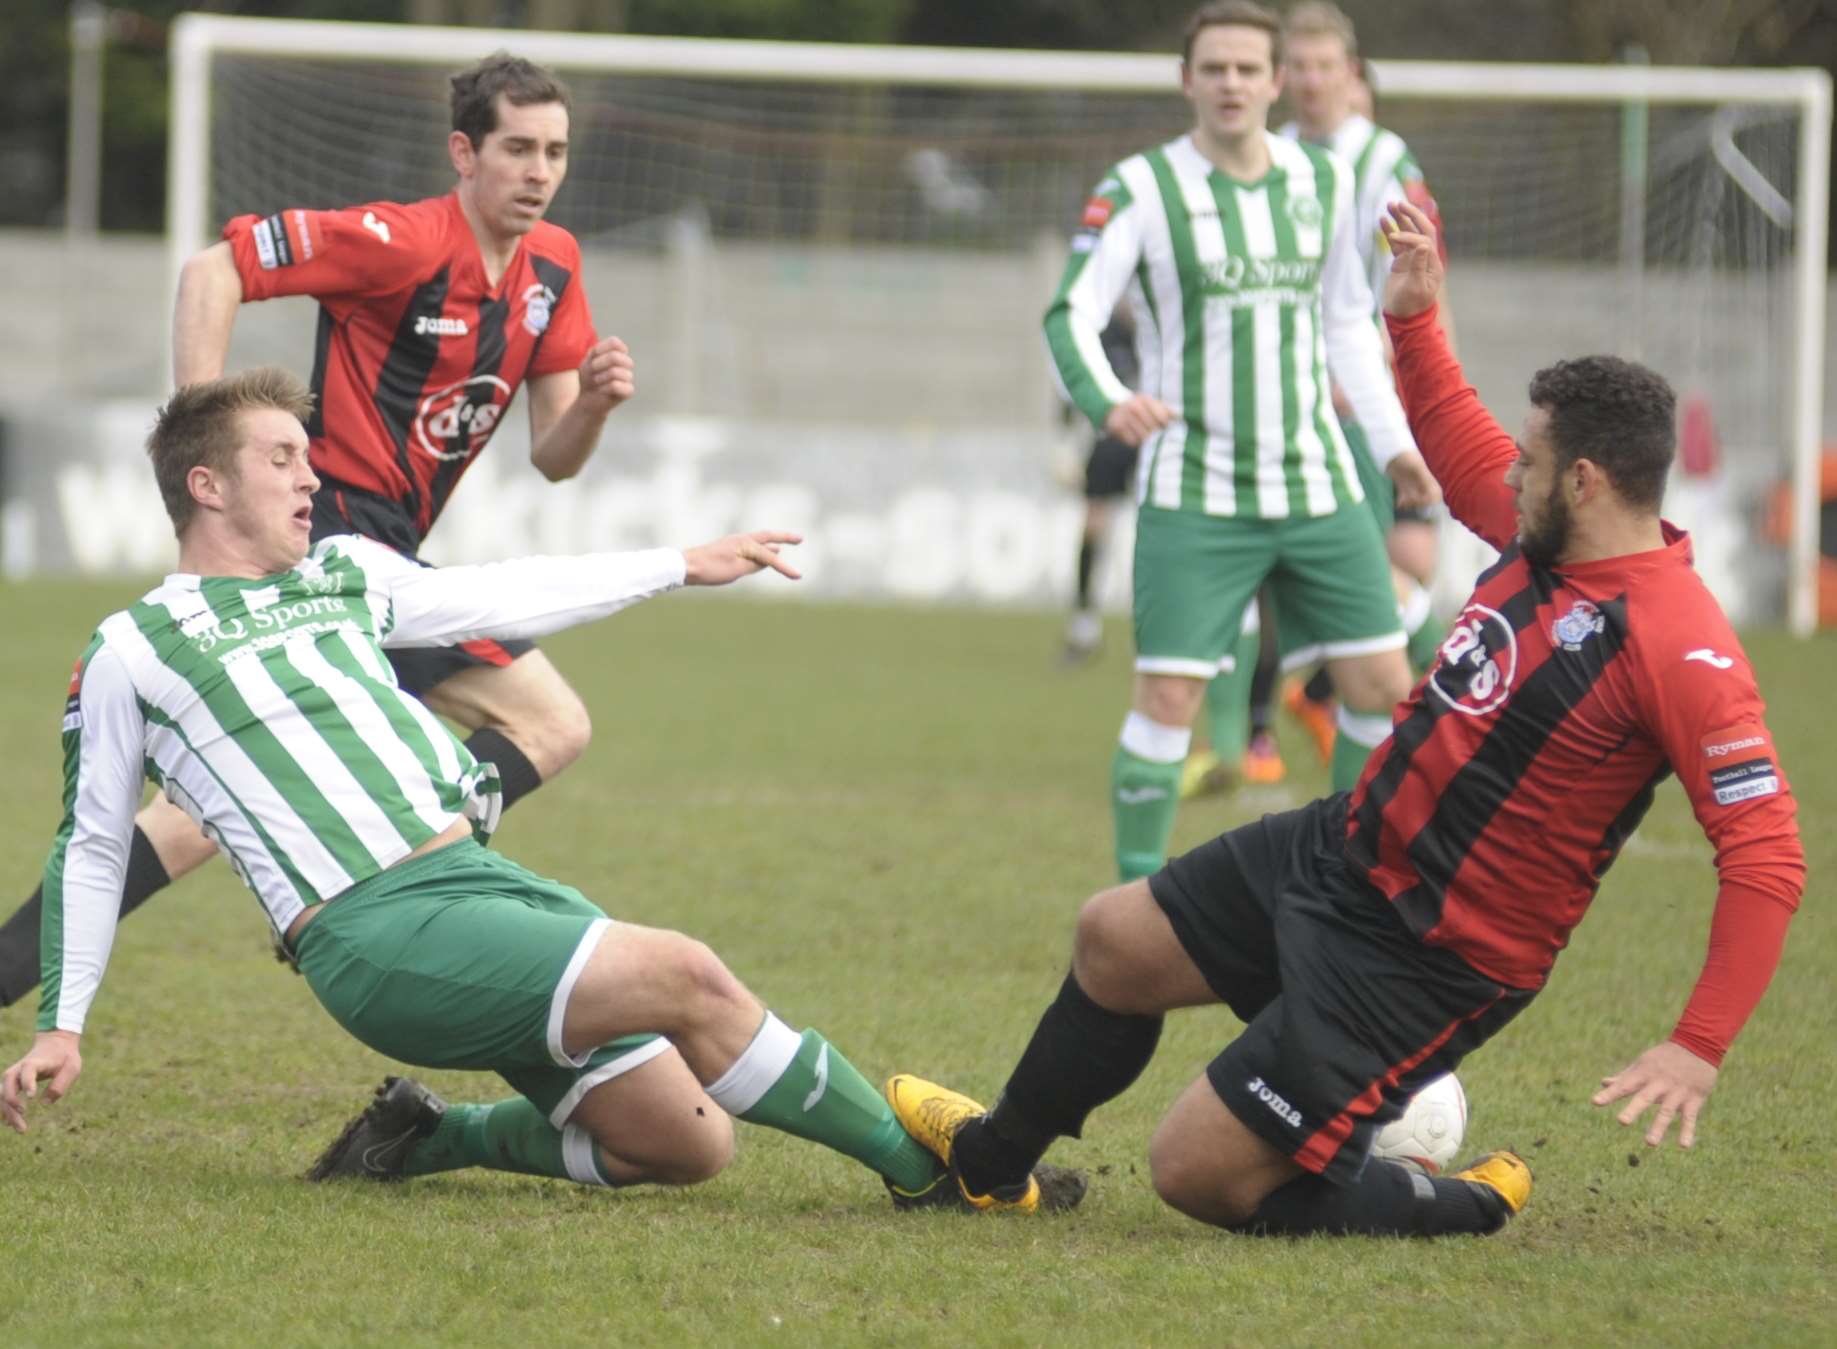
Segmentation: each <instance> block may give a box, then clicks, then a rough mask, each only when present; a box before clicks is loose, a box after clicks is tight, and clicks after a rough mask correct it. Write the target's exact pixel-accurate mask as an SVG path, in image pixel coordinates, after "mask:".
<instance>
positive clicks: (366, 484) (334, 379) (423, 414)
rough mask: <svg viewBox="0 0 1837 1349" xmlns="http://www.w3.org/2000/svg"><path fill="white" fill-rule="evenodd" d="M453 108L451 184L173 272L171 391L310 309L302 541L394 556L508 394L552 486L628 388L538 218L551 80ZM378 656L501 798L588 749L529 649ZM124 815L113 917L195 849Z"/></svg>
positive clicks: (433, 513) (554, 181)
mask: <svg viewBox="0 0 1837 1349" xmlns="http://www.w3.org/2000/svg"><path fill="white" fill-rule="evenodd" d="M451 102H452V125H453V130H452V133H451V134H450V135H449V137H448V138H447V152H448V154H449V156H450V157H451V159H452V163H453V168H454V171H455V172H456V173H457V174H458V179H459V181H458V183H457V185H456V186H455V188H454V190H453V191H452V192H450V193H448V194H447V195H445V196H443V197H435V198H430V199H428V200H426V201H419V202H413V203H409V204H398V203H395V202H373V203H370V204H367V205H363V206H354V207H350V208H348V209H343V210H332V211H315V210H299V209H289V210H283V211H280V212H277V213H276V214H274V215H270V216H266V217H262V216H253V215H251V216H240V217H238V218H237V219H235V220H232V221H230V222H229V224H228V225H226V226H225V227H224V230H223V239H222V241H220V242H218V243H216V244H214V245H212V246H211V247H209V248H207V249H205V250H204V251H203V252H201V253H198V254H197V255H195V256H194V257H193V258H192V259H191V260H190V261H189V262H188V263H187V264H186V266H185V268H184V271H183V273H182V275H181V277H180V281H179V294H178V302H177V312H176V313H175V315H174V319H173V352H174V357H173V364H174V370H173V376H174V381H175V383H176V384H177V385H178V386H179V387H183V386H185V385H187V384H192V383H196V382H198V381H200V380H207V379H215V378H217V377H218V376H220V375H221V374H223V367H224V361H225V358H226V356H227V354H228V351H229V345H230V332H231V329H232V327H233V325H234V323H235V318H236V311H237V309H238V308H239V307H240V306H241V305H242V304H244V303H247V302H250V301H254V300H265V299H269V298H271V297H274V296H280V295H311V296H313V297H314V298H315V299H317V300H318V301H319V303H320V311H319V327H318V336H317V341H316V343H315V351H314V365H313V376H312V390H313V394H314V398H315V409H314V412H313V416H312V418H311V421H310V423H309V424H308V427H307V432H308V435H309V437H310V453H311V456H312V466H313V470H314V473H315V474H316V475H317V476H318V477H319V479H320V480H321V482H322V484H323V485H322V487H321V489H320V491H319V492H318V494H317V495H316V496H315V498H314V512H313V537H314V538H315V539H317V538H320V537H323V536H325V535H327V534H346V533H352V532H356V533H361V534H367V535H369V536H370V537H372V538H375V539H377V540H378V541H380V542H382V543H386V544H388V545H390V546H391V547H393V548H395V549H397V550H398V551H400V552H403V553H406V554H408V555H410V556H413V555H414V554H415V553H417V552H418V550H419V548H420V545H421V542H422V540H423V539H424V538H425V536H426V534H427V531H428V530H429V529H430V528H431V527H432V526H433V523H434V521H435V520H436V519H437V518H438V517H439V514H440V510H441V507H442V506H444V505H445V503H446V500H447V496H448V494H449V493H450V492H451V491H452V490H453V487H454V485H455V484H456V483H457V482H458V480H459V478H460V476H461V475H462V474H463V473H464V472H465V470H466V468H467V467H468V466H469V465H470V464H471V462H472V460H473V459H475V458H476V457H477V456H478V454H479V452H480V451H482V450H483V449H484V447H485V445H486V443H487V442H488V441H489V439H490V437H491V433H492V431H493V430H494V429H495V428H496V426H497V424H498V421H499V419H500V418H501V417H502V415H503V414H504V412H505V411H506V409H507V408H508V407H509V404H510V402H511V400H512V399H513V398H514V397H515V396H516V392H517V389H518V388H519V387H520V386H522V385H525V384H527V385H528V388H529V399H528V402H529V419H530V444H531V452H530V458H531V461H532V462H533V463H534V464H535V466H536V467H537V469H539V470H540V471H541V472H542V474H543V475H544V476H545V477H547V478H549V479H550V480H551V481H560V480H561V479H564V478H569V477H572V476H573V475H574V474H575V473H577V472H579V471H580V468H581V465H582V464H584V463H585V462H586V460H587V457H588V456H589V455H591V454H592V453H593V449H594V446H595V444H596V443H597V441H598V438H599V434H600V430H601V428H602V427H603V426H604V424H605V421H606V418H607V416H608V415H609V414H610V413H611V412H612V411H613V409H615V408H617V407H618V406H619V405H620V404H621V403H623V402H624V401H625V400H626V399H627V398H630V397H631V395H632V392H633V388H634V385H633V373H634V372H633V366H632V359H631V354H630V352H629V351H628V350H627V349H626V346H625V343H624V342H622V341H620V340H619V339H618V338H617V337H605V338H596V337H595V335H594V331H593V320H592V316H591V314H590V313H589V312H588V307H587V297H586V293H585V290H584V287H583V285H582V281H581V260H580V248H579V245H578V244H576V243H575V241H574V238H573V236H572V235H570V234H569V233H568V232H567V231H566V230H564V229H561V228H559V227H558V226H555V225H552V224H549V223H548V222H546V221H545V220H544V219H543V215H544V213H545V212H546V211H547V210H548V207H549V204H550V202H551V201H552V200H553V199H554V196H555V193H556V192H557V191H558V190H559V189H560V187H561V184H562V180H563V179H564V178H565V177H566V176H567V170H568V123H569V111H570V100H569V96H568V91H567V88H566V87H565V86H564V85H563V84H562V83H561V82H560V81H559V80H557V79H556V78H555V77H554V76H553V75H552V74H550V73H549V72H548V71H546V70H544V69H543V68H542V67H540V66H537V65H534V64H533V63H531V62H529V61H525V60H522V59H520V58H517V57H513V56H510V55H507V54H505V53H498V54H496V55H494V56H489V57H486V58H485V59H484V60H482V61H480V62H479V63H478V64H476V65H474V66H472V67H471V68H469V69H467V70H464V71H461V72H460V73H459V74H457V75H455V76H453V79H452V98H451ZM391 661H392V663H393V664H394V665H395V667H396V672H397V675H398V677H399V678H400V680H401V682H402V686H403V687H404V688H406V689H408V690H409V691H410V692H411V693H414V694H416V695H417V696H419V697H420V698H421V699H422V700H423V701H424V702H426V703H427V704H428V706H430V707H432V708H433V709H434V710H435V711H436V712H439V713H440V714H441V715H442V716H445V717H447V718H449V719H450V720H452V721H454V722H456V723H458V724H459V725H461V726H463V727H465V728H466V729H467V730H469V731H470V732H471V733H472V734H471V736H470V738H469V739H468V740H467V741H466V744H467V747H468V748H469V749H471V751H472V753H473V755H474V756H475V757H477V758H478V759H479V760H480V761H481V762H489V763H492V764H495V765H496V766H497V770H498V775H499V778H500V780H501V782H502V787H503V799H504V804H505V806H506V807H508V806H509V805H510V804H512V803H513V802H515V801H516V800H517V799H518V798H520V797H521V796H523V795H525V794H527V793H528V792H529V791H531V790H533V789H534V788H535V787H537V786H539V785H540V784H541V783H543V782H546V781H547V780H548V779H549V778H551V777H553V776H554V775H555V774H556V773H558V772H560V771H561V770H562V769H563V768H565V767H567V765H568V764H570V763H572V762H573V761H574V760H575V759H576V758H577V757H579V755H580V753H581V751H582V750H583V749H585V748H586V745H587V740H588V736H589V734H590V726H589V722H588V718H587V710H586V708H585V707H584V706H583V705H582V704H581V701H580V699H579V697H578V696H577V695H576V694H575V693H574V691H573V689H571V688H570V687H569V686H568V684H567V681H566V680H564V679H563V678H562V677H561V675H560V673H559V672H558V671H557V670H556V669H555V667H554V666H553V665H552V664H550V663H549V661H548V658H547V657H545V656H544V655H543V654H542V653H541V652H540V651H537V650H536V649H535V647H534V645H533V644H531V643H529V642H505V643H498V642H490V641H486V642H469V643H467V644H465V645H464V646H463V647H457V648H440V649H432V650H427V651H414V652H407V651H403V652H396V653H393V654H392V656H391ZM135 824H136V827H135V832H134V836H133V841H132V845H131V847H130V852H129V862H128V868H127V877H126V884H125V889H124V892H123V896H122V912H123V913H127V912H129V911H131V910H132V909H133V908H135V907H136V906H138V905H139V904H140V903H141V902H142V901H144V900H145V899H146V898H147V897H148V896H149V895H151V894H152V893H154V892H155V891H156V890H158V889H160V888H161V887H163V886H164V885H166V884H167V883H168V881H169V880H172V879H176V878H177V877H179V876H182V875H184V874H185V873H187V872H189V871H191V870H192V869H194V868H195V867H197V866H198V865H199V864H201V863H202V862H204V861H205V860H206V859H208V858H209V857H211V856H212V855H213V854H214V852H215V849H214V848H213V847H212V845H211V844H210V843H209V842H208V841H207V840H206V839H205V838H204V837H203V836H202V835H201V834H200V833H199V832H198V831H197V828H196V827H195V826H194V825H193V824H192V823H191V821H190V820H188V819H187V818H186V817H185V815H184V813H183V812H181V811H180V810H178V809H177V808H176V807H174V806H172V805H170V804H168V803H167V802H166V801H165V800H164V799H163V798H159V799H156V800H155V801H154V803H153V804H152V805H150V806H148V807H147V808H146V809H145V810H143V811H142V812H141V813H140V816H139V817H138V818H137V820H136V822H135ZM40 903H41V901H40V897H39V895H37V894H34V895H33V897H32V899H31V900H30V901H28V902H27V903H26V905H24V906H23V907H22V908H21V909H20V910H19V911H18V912H17V913H15V914H14V915H13V917H12V918H10V919H8V920H7V923H6V925H5V927H4V928H0V1006H5V1005H6V1004H8V1003H10V1002H13V1001H16V1000H18V999H19V998H21V997H23V996H24V995H25V994H26V993H27V992H28V991H30V990H31V989H32V988H33V987H35V986H36V985H37V983H38V974H39V955H38V947H39V911H40Z"/></svg>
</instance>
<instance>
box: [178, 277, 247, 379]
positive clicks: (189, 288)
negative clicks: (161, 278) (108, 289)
mask: <svg viewBox="0 0 1837 1349" xmlns="http://www.w3.org/2000/svg"><path fill="white" fill-rule="evenodd" d="M241 305H242V276H241V275H240V274H239V273H238V272H237V270H236V259H235V255H234V254H233V253H232V252H231V251H230V246H229V244H228V243H226V242H221V241H220V242H218V243H214V244H212V245H211V246H210V247H209V248H207V249H205V250H204V251H203V252H201V253H194V254H192V255H191V257H190V258H188V259H187V260H186V262H185V266H184V267H183V268H181V269H180V271H179V296H178V302H177V303H176V305H175V306H174V308H173V314H172V383H173V387H174V388H180V389H182V388H184V387H185V386H186V385H187V384H196V383H198V382H199V381H200V380H206V379H217V378H219V377H220V376H221V375H222V374H223V365H224V362H225V361H226V360H227V359H228V357H229V354H230V332H231V330H232V329H233V328H234V327H235V326H236V311H237V309H238V308H240V307H241Z"/></svg>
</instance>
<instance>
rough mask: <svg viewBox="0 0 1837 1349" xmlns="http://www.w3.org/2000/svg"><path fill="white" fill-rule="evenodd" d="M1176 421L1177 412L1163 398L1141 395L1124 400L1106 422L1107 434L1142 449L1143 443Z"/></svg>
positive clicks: (1111, 412) (1112, 409) (1108, 416)
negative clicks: (1175, 413)
mask: <svg viewBox="0 0 1837 1349" xmlns="http://www.w3.org/2000/svg"><path fill="white" fill-rule="evenodd" d="M1173 419H1174V410H1173V409H1172V408H1170V407H1169V406H1168V405H1167V404H1165V403H1163V402H1162V401H1161V400H1160V399H1159V398H1150V397H1149V396H1148V395H1147V394H1145V393H1138V394H1135V395H1133V396H1131V397H1129V398H1126V399H1124V400H1123V401H1122V402H1120V403H1118V404H1117V405H1116V406H1115V407H1113V408H1111V409H1110V411H1109V414H1108V415H1107V416H1106V417H1105V418H1104V419H1103V429H1104V434H1105V435H1109V436H1115V437H1116V439H1118V440H1120V441H1122V442H1123V444H1125V445H1132V446H1134V447H1135V448H1136V449H1138V450H1139V449H1141V448H1142V442H1143V441H1144V440H1147V439H1148V437H1150V436H1152V435H1153V434H1154V433H1155V432H1156V431H1159V430H1160V429H1161V428H1162V427H1164V426H1166V425H1167V424H1168V423H1169V422H1171V421H1172V420H1173Z"/></svg>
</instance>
